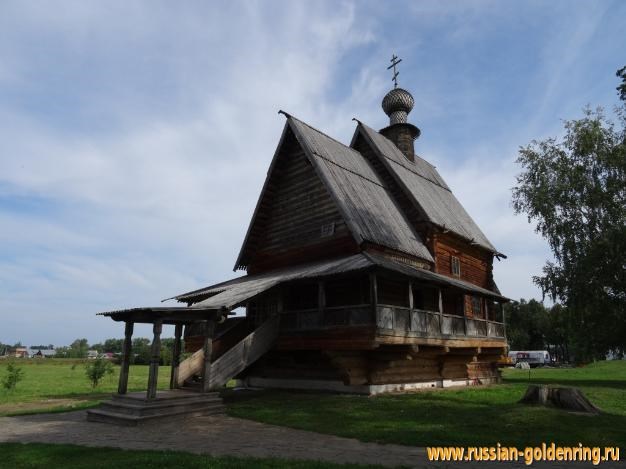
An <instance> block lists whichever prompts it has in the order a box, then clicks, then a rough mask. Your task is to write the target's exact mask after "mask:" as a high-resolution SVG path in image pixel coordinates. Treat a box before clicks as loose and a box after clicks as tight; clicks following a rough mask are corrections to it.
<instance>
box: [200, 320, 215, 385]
mask: <svg viewBox="0 0 626 469" xmlns="http://www.w3.org/2000/svg"><path fill="white" fill-rule="evenodd" d="M214 331H215V321H214V320H213V319H211V320H208V321H206V323H205V324H204V345H203V347H202V349H203V351H204V366H203V373H202V392H209V391H210V390H211V355H212V354H213V333H214Z"/></svg>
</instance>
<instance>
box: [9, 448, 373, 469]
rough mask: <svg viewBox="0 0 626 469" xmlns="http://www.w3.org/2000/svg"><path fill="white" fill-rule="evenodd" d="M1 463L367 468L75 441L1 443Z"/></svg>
mask: <svg viewBox="0 0 626 469" xmlns="http://www.w3.org/2000/svg"><path fill="white" fill-rule="evenodd" d="M0 454H2V464H3V466H2V467H11V468H13V469H38V468H41V469H48V468H52V467H63V468H64V469H107V468H111V469H117V468H136V467H141V468H157V469H167V468H172V469H174V468H176V469H178V468H180V467H184V468H190V469H194V468H198V469H200V468H201V469H206V468H211V469H235V468H249V467H254V468H261V469H263V468H267V469H270V468H278V469H280V468H296V469H321V468H346V469H349V468H365V467H372V468H373V467H377V466H358V465H341V464H330V463H326V462H324V463H321V462H314V461H294V460H284V459H274V458H263V459H257V458H234V457H225V456H221V457H212V456H204V455H196V454H189V453H181V452H175V451H130V450H121V449H113V448H93V447H84V446H74V445H48V444H40V443H30V444H20V443H0Z"/></svg>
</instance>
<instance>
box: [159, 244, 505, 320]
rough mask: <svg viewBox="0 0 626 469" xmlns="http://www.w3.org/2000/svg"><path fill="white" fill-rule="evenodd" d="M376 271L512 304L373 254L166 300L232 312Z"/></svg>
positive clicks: (246, 278) (236, 281)
mask: <svg viewBox="0 0 626 469" xmlns="http://www.w3.org/2000/svg"><path fill="white" fill-rule="evenodd" d="M376 268H379V269H383V270H389V271H393V272H397V273H399V274H402V275H406V276H408V277H411V278H415V279H417V280H421V281H424V282H430V283H435V284H437V285H440V286H444V287H451V288H457V289H460V290H463V291H466V292H470V293H475V294H479V295H483V296H487V297H490V298H493V299H496V300H499V301H509V299H508V298H506V297H504V296H502V295H500V294H499V293H498V292H493V291H490V290H487V289H485V288H481V287H479V286H476V285H473V284H471V283H469V282H466V281H464V280H461V279H456V278H451V277H447V276H445V275H441V274H437V273H435V272H432V271H430V270H425V269H420V268H418V267H413V266H411V265H408V264H405V263H403V262H401V261H398V260H395V259H392V258H390V257H387V256H384V255H382V254H377V253H372V252H362V253H359V254H354V255H351V256H347V257H342V258H338V259H331V260H326V261H322V262H316V263H310V264H302V265H299V266H294V267H290V268H287V269H279V270H275V271H272V272H266V273H263V274H257V275H244V276H242V277H239V278H235V279H232V280H229V281H226V282H221V283H218V284H215V285H211V286H208V287H205V288H201V289H198V290H194V291H191V292H187V293H183V294H181V295H177V296H175V297H172V298H167V300H171V299H175V300H177V301H179V302H187V303H190V304H193V305H194V306H193V307H194V308H206V309H211V310H214V309H220V308H222V309H227V310H230V309H233V308H235V307H237V306H240V305H242V304H244V303H245V302H246V301H247V300H248V299H250V298H252V297H254V296H256V295H258V294H260V293H263V292H264V291H267V290H269V289H271V288H273V287H275V286H277V285H279V284H283V283H287V282H291V281H296V280H304V279H313V278H322V277H328V276H333V275H338V274H343V273H348V272H355V271H359V270H374V269H376ZM167 300H163V301H167Z"/></svg>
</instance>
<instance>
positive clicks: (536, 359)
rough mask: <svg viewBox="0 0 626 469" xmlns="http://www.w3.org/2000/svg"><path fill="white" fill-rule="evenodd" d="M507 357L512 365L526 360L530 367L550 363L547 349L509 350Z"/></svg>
mask: <svg viewBox="0 0 626 469" xmlns="http://www.w3.org/2000/svg"><path fill="white" fill-rule="evenodd" d="M509 358H510V359H511V360H512V361H513V364H514V365H515V364H516V363H518V362H526V363H528V364H529V365H530V366H531V367H532V366H543V365H549V364H550V354H549V353H548V351H547V350H511V351H510V352H509Z"/></svg>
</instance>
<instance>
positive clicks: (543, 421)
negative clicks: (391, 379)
mask: <svg viewBox="0 0 626 469" xmlns="http://www.w3.org/2000/svg"><path fill="white" fill-rule="evenodd" d="M504 377H505V384H502V385H494V386H489V387H471V388H457V389H445V390H432V391H422V392H418V393H413V394H396V395H382V396H376V397H366V396H347V395H333V394H320V393H304V392H300V393H297V392H282V391H281V392H277V391H262V392H233V393H228V394H227V396H226V398H227V401H226V402H227V403H228V413H229V414H230V415H232V416H235V417H243V418H249V419H253V420H257V421H260V422H265V423H270V424H275V425H284V426H289V427H293V428H299V429H304V430H311V431H316V432H320V433H328V434H333V435H338V436H345V437H352V438H357V439H359V440H362V441H375V442H382V443H396V444H405V445H415V446H429V445H446V446H447V445H464V446H475V445H487V444H489V445H492V444H496V443H497V442H500V443H502V444H506V445H516V446H527V445H537V444H540V443H541V442H544V441H545V442H548V443H549V442H552V441H553V442H555V443H560V444H567V445H577V444H578V443H579V442H582V443H583V444H585V445H598V446H620V447H622V448H624V447H626V361H614V362H599V363H596V364H592V365H589V366H587V367H585V368H576V369H533V370H531V372H530V382H533V383H541V384H560V385H565V386H577V387H580V388H581V389H582V390H583V391H584V392H585V394H586V395H587V397H588V398H589V399H590V400H591V401H592V402H593V403H595V404H596V405H597V406H598V407H600V408H601V409H602V410H603V411H604V413H603V414H602V415H600V416H595V417H590V416H585V415H579V414H572V413H568V412H564V411H561V410H557V409H551V408H545V407H535V406H525V405H521V404H517V403H516V402H517V401H518V400H519V399H520V398H521V397H522V395H523V394H524V391H525V389H526V386H527V385H528V383H529V379H528V378H529V376H528V371H527V370H526V371H525V370H506V371H505V373H504Z"/></svg>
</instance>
